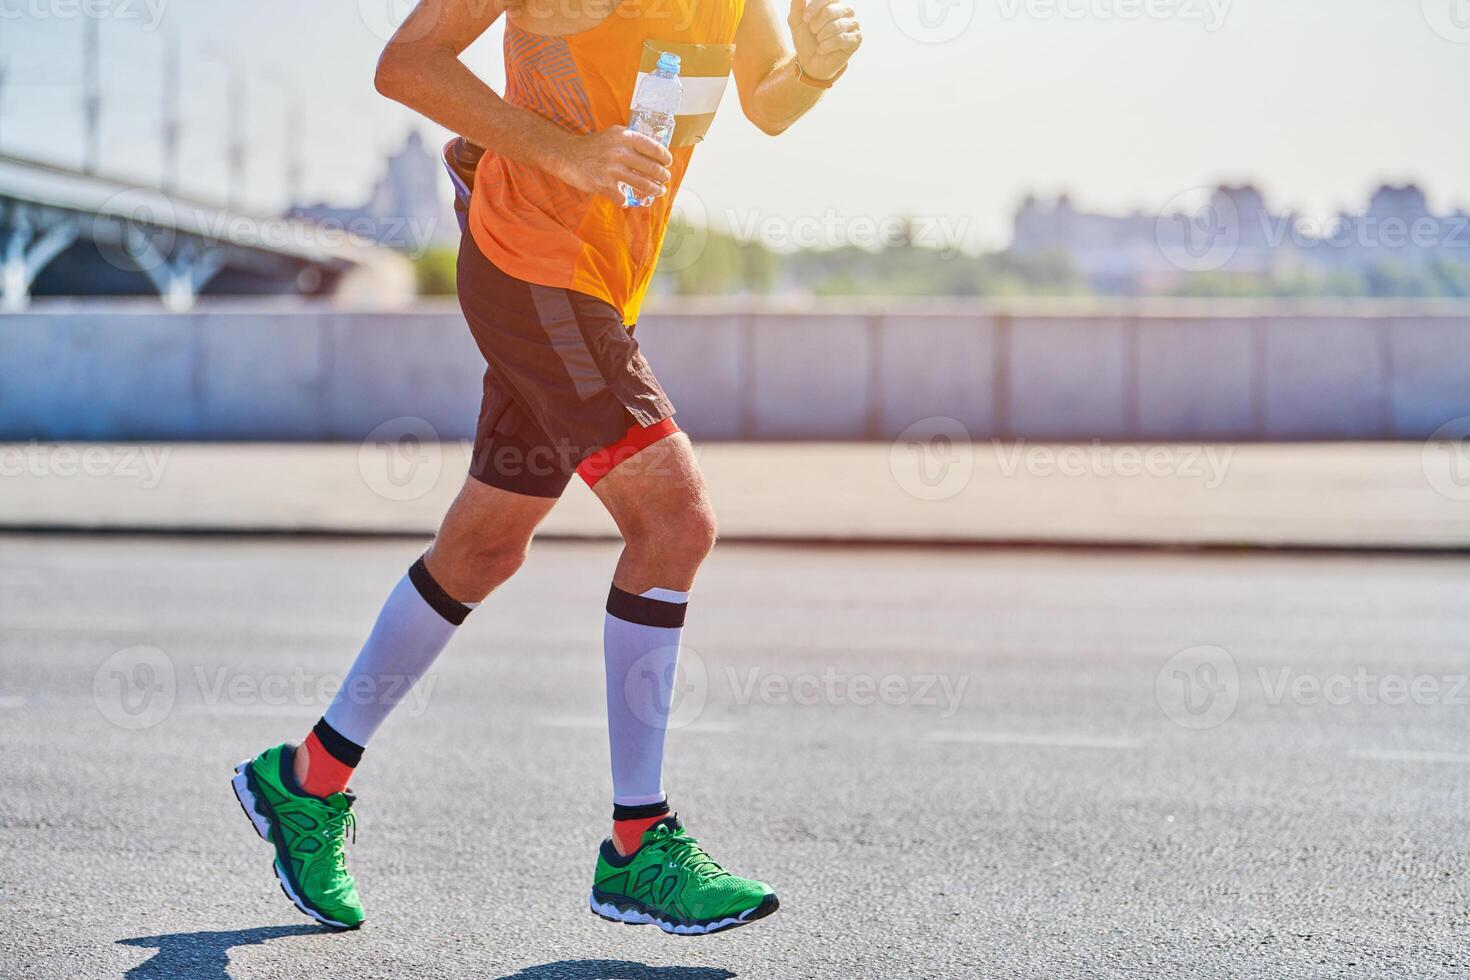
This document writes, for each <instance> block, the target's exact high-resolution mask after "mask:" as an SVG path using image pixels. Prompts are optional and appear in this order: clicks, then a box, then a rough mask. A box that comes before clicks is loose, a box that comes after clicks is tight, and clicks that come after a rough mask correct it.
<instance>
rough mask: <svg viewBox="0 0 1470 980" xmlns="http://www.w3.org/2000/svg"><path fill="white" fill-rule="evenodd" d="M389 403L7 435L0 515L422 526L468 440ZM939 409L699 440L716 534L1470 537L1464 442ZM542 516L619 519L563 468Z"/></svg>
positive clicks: (127, 522) (356, 530)
mask: <svg viewBox="0 0 1470 980" xmlns="http://www.w3.org/2000/svg"><path fill="white" fill-rule="evenodd" d="M398 421H400V422H402V425H401V426H400V427H398V428H394V427H393V426H392V425H389V426H388V429H387V430H386V432H385V435H384V436H383V438H382V439H380V440H370V441H368V442H366V443H364V444H362V445H355V444H353V445H346V444H229V445H219V444H209V445H204V444H187V443H185V444H158V445H151V446H137V445H84V444H73V443H61V444H19V443H9V444H0V528H9V529H40V528H44V529H56V528H64V529H72V530H75V529H97V530H111V531H116V530H130V529H131V530H160V529H163V530H193V531H211V530H213V531H240V532H247V533H248V532H256V531H269V532H276V531H286V532H301V531H317V532H328V533H346V534H393V533H407V534H425V533H429V532H432V531H433V530H434V529H435V528H436V527H438V525H439V520H440V518H441V517H442V516H443V514H444V511H445V509H446V508H447V507H448V505H449V502H450V501H451V500H452V499H453V497H454V494H455V492H456V491H457V490H458V489H459V487H460V484H461V483H462V482H463V480H464V475H465V471H466V469H467V466H468V461H469V449H468V447H467V446H466V445H463V444H460V443H437V442H423V441H420V440H418V439H417V438H416V435H417V433H416V430H415V429H414V428H413V426H412V424H411V423H412V422H414V421H420V422H421V420H411V419H410V420H398ZM930 421H931V422H932V423H933V425H931V426H928V427H924V426H922V425H921V426H920V429H919V430H918V435H915V436H914V437H913V438H909V439H900V440H897V441H895V442H893V443H886V442H885V443H825V444H822V443H816V444H812V443H804V444H789V443H788V444H781V443H774V444H773V443H709V444H706V443H698V444H696V447H695V448H696V451H697V452H698V453H699V458H700V465H701V467H702V468H703V470H704V472H705V474H706V476H707V478H708V481H709V484H710V492H711V495H712V496H713V498H714V503H715V506H716V509H717V510H718V511H719V514H720V528H721V533H722V534H723V535H724V537H725V538H726V539H727V540H767V541H770V540H775V541H790V540H798V541H812V540H818V541H885V542H905V543H926V542H927V543H935V542H945V543H952V542H957V543H991V544H993V543H997V542H1000V543H1013V544H1014V543H1036V542H1041V543H1065V544H1086V545H1147V546H1155V545H1164V546H1173V545H1183V546H1209V547H1227V548H1233V547H1294V548H1338V549H1365V548H1373V549H1403V550H1458V551H1470V443H1465V442H1463V441H1462V442H1459V443H1454V442H1450V441H1444V442H1427V443H1422V444H1421V443H1323V444H1294V445H1289V444H1281V445H1230V444H1200V445H1127V444H1105V443H1083V444H1055V445H1053V444H1044V443H998V442H991V441H988V440H984V441H970V440H969V439H968V438H967V436H966V434H965V433H964V431H963V430H962V429H960V430H958V431H955V432H950V431H949V430H948V428H947V427H946V425H945V424H943V423H946V422H952V420H943V419H939V420H930ZM957 425H958V423H953V426H957ZM637 464H638V458H637V457H635V458H634V460H633V461H631V462H629V463H627V464H624V465H625V466H634V465H637ZM542 534H543V536H546V537H560V538H615V537H616V535H617V531H616V528H615V527H614V526H613V523H612V521H611V520H610V519H609V518H608V516H607V513H606V512H605V511H604V510H603V509H602V507H601V505H600V504H599V503H598V502H597V500H596V498H595V497H593V495H592V494H591V493H590V492H589V491H588V490H587V489H586V487H585V486H583V485H582V482H581V481H580V480H573V481H572V484H571V487H570V488H569V489H568V492H567V494H566V496H565V497H564V498H563V499H562V500H561V502H560V503H559V504H558V505H557V507H556V509H555V510H554V511H552V513H551V516H550V517H549V518H548V519H547V521H546V523H545V524H544V525H543V526H542Z"/></svg>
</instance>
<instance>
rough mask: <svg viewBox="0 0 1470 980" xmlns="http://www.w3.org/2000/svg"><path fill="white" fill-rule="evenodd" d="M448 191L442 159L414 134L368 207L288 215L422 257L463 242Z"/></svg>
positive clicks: (313, 208) (316, 208)
mask: <svg viewBox="0 0 1470 980" xmlns="http://www.w3.org/2000/svg"><path fill="white" fill-rule="evenodd" d="M448 190H449V183H448V178H447V177H446V176H445V175H444V168H443V165H442V164H441V163H440V162H439V157H438V155H437V154H435V153H434V152H433V151H431V150H430V149H429V148H428V147H427V146H426V145H425V143H424V138H423V137H422V136H421V135H419V132H418V131H417V130H411V131H410V132H409V134H408V141H407V142H406V143H405V144H404V146H403V149H401V150H399V151H398V152H397V153H395V154H393V155H392V156H390V157H388V160H387V166H386V170H385V172H384V174H383V176H382V177H381V178H380V179H379V180H378V182H377V183H376V184H375V185H373V190H372V193H371V194H370V195H369V196H368V199H367V201H366V202H365V203H364V204H361V205H359V206H357V207H337V206H333V205H330V204H311V205H298V206H295V207H292V208H291V210H290V212H289V215H290V217H292V218H296V219H299V220H302V221H309V222H313V223H316V224H319V225H324V226H331V227H334V228H341V229H345V230H347V231H349V232H351V233H353V234H355V235H357V236H359V237H361V238H365V239H367V240H369V241H373V242H376V243H378V244H379V245H384V246H387V247H388V248H394V249H398V250H400V251H403V252H408V253H409V254H411V255H417V254H419V253H421V252H423V251H424V249H426V248H429V247H430V246H433V245H451V244H453V243H454V242H456V241H457V240H458V239H459V225H458V224H457V223H456V221H455V220H454V212H453V210H452V209H451V206H450V204H449V201H448V197H447V195H448Z"/></svg>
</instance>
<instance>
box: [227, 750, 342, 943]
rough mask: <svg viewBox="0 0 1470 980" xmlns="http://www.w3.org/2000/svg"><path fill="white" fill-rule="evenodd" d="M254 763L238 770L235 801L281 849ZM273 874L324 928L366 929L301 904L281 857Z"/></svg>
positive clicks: (262, 836) (257, 829)
mask: <svg viewBox="0 0 1470 980" xmlns="http://www.w3.org/2000/svg"><path fill="white" fill-rule="evenodd" d="M252 761H253V760H251V759H245V760H243V761H242V762H241V763H240V764H239V765H238V766H236V767H235V776H234V778H233V779H231V780H230V786H231V788H232V789H234V791H235V799H236V800H239V801H240V809H241V810H243V811H245V816H247V817H249V818H250V825H251V826H252V827H254V828H255V832H256V833H257V834H259V835H260V839H261V840H263V841H265V842H266V843H267V844H269V845H271V847H273V848H275V847H278V846H279V845H278V844H277V842H276V838H275V823H274V821H273V816H274V813H273V811H272V810H271V807H270V804H269V803H267V802H266V801H265V800H263V799H261V798H260V796H259V795H257V794H256V792H255V790H254V788H253V787H252V780H253V777H252V776H251V775H250V763H251V762H252ZM271 870H272V871H274V872H275V873H276V881H277V882H278V883H279V884H280V886H281V891H283V892H285V893H286V897H287V898H289V899H290V900H291V904H292V905H294V906H296V907H297V908H298V909H300V910H301V911H302V912H304V913H306V914H307V915H309V916H311V917H312V918H313V919H315V920H316V921H318V922H320V923H321V924H322V925H324V926H328V927H329V928H332V929H337V930H339V931H342V932H347V931H350V930H352V929H356V928H358V927H359V926H361V925H362V923H361V922H359V923H358V924H357V925H348V924H347V923H345V922H338V921H337V920H336V919H329V918H327V917H326V916H325V915H322V914H321V913H320V912H318V911H316V910H315V909H313V908H311V907H310V906H308V905H307V904H306V903H305V902H304V901H302V900H301V896H300V895H298V894H296V889H295V888H293V887H292V886H291V879H290V878H289V877H288V876H287V875H286V872H285V871H284V870H283V869H282V868H281V859H280V858H279V857H278V858H276V860H274V861H272V862H271Z"/></svg>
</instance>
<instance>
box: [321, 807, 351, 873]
mask: <svg viewBox="0 0 1470 980" xmlns="http://www.w3.org/2000/svg"><path fill="white" fill-rule="evenodd" d="M348 832H351V834H352V843H354V844H356V843H357V817H356V816H355V815H354V814H353V812H352V811H351V810H343V811H341V812H340V813H335V814H333V815H332V816H330V817H328V818H327V824H326V827H325V828H324V829H323V831H322V835H323V836H324V837H326V838H327V840H329V841H331V842H332V843H334V844H337V845H338V846H337V847H336V848H335V851H336V854H335V855H334V861H335V863H336V866H337V868H338V870H346V855H345V854H343V849H342V847H341V845H342V844H344V843H345V842H346V838H347V834H348Z"/></svg>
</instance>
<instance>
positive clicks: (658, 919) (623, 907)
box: [587, 890, 781, 936]
mask: <svg viewBox="0 0 1470 980" xmlns="http://www.w3.org/2000/svg"><path fill="white" fill-rule="evenodd" d="M587 905H588V907H589V908H590V909H591V910H592V914H593V915H595V916H597V917H598V918H600V919H606V920H607V921H608V922H621V923H623V925H627V926H643V925H655V926H658V927H659V928H660V929H662V930H663V931H664V932H666V933H668V934H669V935H670V936H708V935H710V934H711V933H716V932H724V931H725V930H726V929H734V928H736V927H738V926H743V925H748V924H750V923H752V922H754V921H755V920H757V919H764V918H765V917H766V916H768V915H770V914H771V913H772V912H774V911H776V910H777V909H778V908H780V907H781V902H780V901H779V900H778V899H777V898H776V896H775V895H767V896H766V897H765V898H763V899H761V903H760V904H759V905H757V906H756V907H755V908H753V909H746V910H745V911H744V912H741V913H740V914H739V915H736V916H729V917H727V918H724V919H712V920H710V921H709V922H693V923H689V922H670V921H669V920H668V919H665V918H663V917H662V916H660V915H659V913H658V912H657V911H656V910H654V909H650V908H649V907H648V906H646V905H644V904H643V903H642V902H638V901H634V900H633V899H626V898H625V899H622V900H621V901H615V900H614V899H613V898H612V896H606V895H605V896H603V897H602V898H599V897H598V894H597V892H596V890H594V891H593V892H592V894H591V895H589V896H588V897H587Z"/></svg>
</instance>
